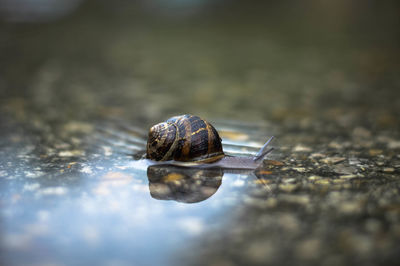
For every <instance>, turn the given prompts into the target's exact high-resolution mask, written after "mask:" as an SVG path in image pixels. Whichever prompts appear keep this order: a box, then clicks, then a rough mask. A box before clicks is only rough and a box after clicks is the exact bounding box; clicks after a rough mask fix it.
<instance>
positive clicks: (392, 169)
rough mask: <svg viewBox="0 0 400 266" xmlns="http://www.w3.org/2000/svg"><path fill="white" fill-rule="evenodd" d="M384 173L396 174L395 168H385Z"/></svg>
mask: <svg viewBox="0 0 400 266" xmlns="http://www.w3.org/2000/svg"><path fill="white" fill-rule="evenodd" d="M383 172H385V173H393V172H394V168H393V167H385V168H383Z"/></svg>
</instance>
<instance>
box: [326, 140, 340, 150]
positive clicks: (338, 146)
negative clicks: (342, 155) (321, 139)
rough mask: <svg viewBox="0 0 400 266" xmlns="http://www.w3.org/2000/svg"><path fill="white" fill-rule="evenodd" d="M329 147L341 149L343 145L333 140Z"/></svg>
mask: <svg viewBox="0 0 400 266" xmlns="http://www.w3.org/2000/svg"><path fill="white" fill-rule="evenodd" d="M328 147H329V148H333V149H341V148H343V145H342V144H340V143H337V142H335V141H332V142H331V143H329V144H328Z"/></svg>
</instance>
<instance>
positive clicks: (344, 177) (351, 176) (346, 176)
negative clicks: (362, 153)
mask: <svg viewBox="0 0 400 266" xmlns="http://www.w3.org/2000/svg"><path fill="white" fill-rule="evenodd" d="M356 177H357V175H341V176H340V178H342V179H353V178H356Z"/></svg>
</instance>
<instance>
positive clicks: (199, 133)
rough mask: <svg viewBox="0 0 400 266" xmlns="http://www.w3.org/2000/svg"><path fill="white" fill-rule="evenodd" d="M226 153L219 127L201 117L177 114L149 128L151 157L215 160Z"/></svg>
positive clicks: (148, 147) (160, 159) (186, 160)
mask: <svg viewBox="0 0 400 266" xmlns="http://www.w3.org/2000/svg"><path fill="white" fill-rule="evenodd" d="M223 156H224V153H223V150H222V143H221V138H220V137H219V135H218V132H217V130H216V129H215V128H214V127H213V126H212V125H211V124H210V123H208V122H207V121H205V120H203V119H201V118H200V117H198V116H194V115H181V116H175V117H172V118H170V119H168V120H167V121H165V122H162V123H159V124H157V125H155V126H153V127H152V128H151V129H150V131H149V137H148V142H147V158H148V159H152V160H156V161H168V160H175V161H183V162H197V161H198V162H214V161H217V160H219V159H221V158H222V157H223Z"/></svg>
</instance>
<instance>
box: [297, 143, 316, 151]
mask: <svg viewBox="0 0 400 266" xmlns="http://www.w3.org/2000/svg"><path fill="white" fill-rule="evenodd" d="M293 151H294V152H310V151H312V149H311V148H310V147H307V146H304V145H302V144H298V145H296V146H295V147H294V148H293Z"/></svg>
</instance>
